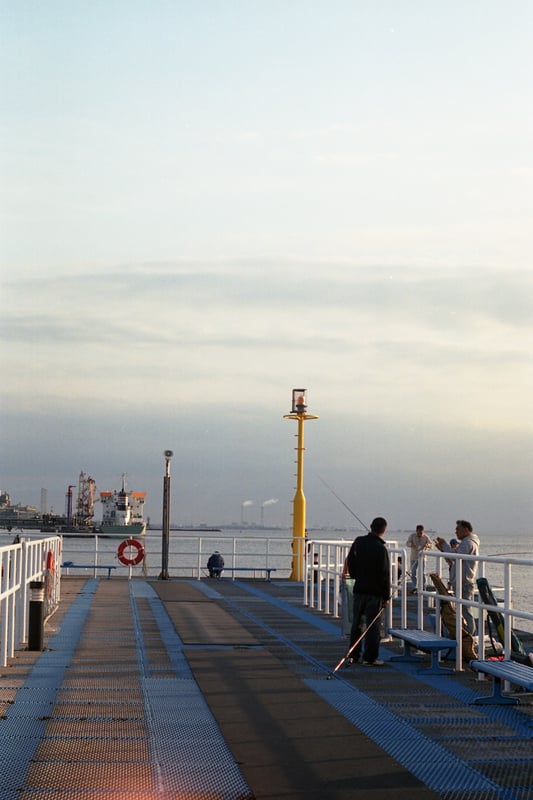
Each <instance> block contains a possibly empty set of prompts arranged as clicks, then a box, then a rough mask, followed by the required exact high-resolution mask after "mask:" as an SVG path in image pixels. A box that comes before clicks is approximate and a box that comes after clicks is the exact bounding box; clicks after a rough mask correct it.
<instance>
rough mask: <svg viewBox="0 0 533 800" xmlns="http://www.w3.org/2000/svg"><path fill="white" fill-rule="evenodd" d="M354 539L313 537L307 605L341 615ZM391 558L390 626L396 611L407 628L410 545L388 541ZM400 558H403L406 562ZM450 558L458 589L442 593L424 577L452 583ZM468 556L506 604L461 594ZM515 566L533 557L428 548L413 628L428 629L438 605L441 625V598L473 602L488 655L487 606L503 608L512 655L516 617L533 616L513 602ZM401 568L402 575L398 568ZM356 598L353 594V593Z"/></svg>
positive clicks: (523, 565) (458, 664)
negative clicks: (428, 614) (449, 579)
mask: <svg viewBox="0 0 533 800" xmlns="http://www.w3.org/2000/svg"><path fill="white" fill-rule="evenodd" d="M351 544H352V542H351V541H350V542H346V541H338V540H335V541H328V540H314V541H310V542H309V543H308V551H307V558H306V568H305V585H304V604H305V605H308V606H310V607H312V608H316V609H317V610H320V611H323V612H324V613H326V614H331V615H332V616H334V617H341V616H342V603H343V595H344V602H345V603H346V602H347V596H346V593H343V591H342V573H343V566H344V562H345V558H346V556H347V554H348V550H349V549H350V547H351ZM387 547H388V550H389V553H390V557H391V558H390V561H391V588H392V602H391V603H390V604H389V606H388V607H387V611H386V622H385V628H389V627H392V618H393V612H394V611H395V610H396V613H399V616H400V627H403V628H405V627H408V617H407V595H408V591H409V585H410V574H409V571H408V569H407V564H408V561H407V550H406V548H404V547H400V546H398V544H397V543H396V542H390V541H389V542H387ZM399 558H401V559H402V561H401V564H400V563H399ZM450 561H455V562H456V586H457V587H458V592H457V594H455V593H451V594H446V595H439V594H438V593H437V592H436V590H435V588H434V587H433V586H428V584H427V583H426V581H425V580H424V577H425V576H427V575H429V573H430V572H436V573H437V574H438V575H439V576H440V577H442V576H443V575H444V577H442V579H443V581H444V583H447V577H448V570H449V563H450ZM465 561H475V562H477V565H478V575H477V577H486V578H489V577H490V582H491V584H492V586H493V587H497V590H498V593H499V594H502V595H503V598H502V601H503V602H502V604H501V605H500V604H499V605H497V606H487V605H486V604H485V603H483V602H482V601H480V600H479V599H478V596H477V587H476V594H475V595H474V600H468V599H465V598H463V596H462V589H461V587H462V573H463V568H464V562H465ZM513 566H517V567H520V569H523V568H526V569H527V568H531V567H533V561H531V560H528V559H520V558H512V557H508V556H482V555H477V556H467V555H462V554H458V553H441V552H440V551H439V550H429V551H424V552H423V553H421V554H420V556H419V563H418V568H417V602H416V619H414V620H412V621H411V623H410V624H411V627H416V628H420V629H422V630H423V629H425V628H427V627H428V620H427V619H426V618H425V616H424V615H425V611H427V607H428V606H429V607H430V608H433V607H434V608H435V626H436V630H440V600H446V601H448V602H450V601H451V602H453V603H454V604H455V607H456V608H462V607H463V606H464V607H468V608H469V609H470V610H471V612H472V613H473V615H474V616H476V617H477V623H476V626H477V637H478V642H479V658H483V657H484V655H485V635H484V633H485V615H486V612H487V611H489V610H490V611H497V612H499V613H500V614H501V615H502V617H503V620H504V645H503V655H504V656H505V658H510V655H511V633H512V629H513V627H514V624H515V620H516V619H520V620H524V621H525V620H527V621H533V613H531V612H529V611H525V610H520V609H518V608H516V607H515V606H514V602H513V589H512V586H513V584H512V568H513ZM400 568H401V575H399V571H400ZM348 600H349V602H351V598H348ZM461 616H462V615H461V614H456V630H455V638H456V640H457V644H458V646H457V651H456V668H457V669H458V670H460V669H462V637H461V629H462V626H461Z"/></svg>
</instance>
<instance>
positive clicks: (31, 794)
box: [0, 580, 252, 800]
mask: <svg viewBox="0 0 533 800" xmlns="http://www.w3.org/2000/svg"><path fill="white" fill-rule="evenodd" d="M130 594H131V597H130ZM154 600H156V602H155V603H154ZM154 612H155V613H154ZM82 632H83V636H80V634H81V633H82ZM161 634H163V637H164V638H162V635H161ZM48 647H49V650H47V651H46V652H44V653H42V655H40V657H39V658H38V660H37V661H36V663H35V665H34V666H33V669H32V670H31V672H30V674H29V675H28V677H27V679H26V680H25V682H24V684H23V685H22V686H20V687H18V688H17V691H16V696H15V698H14V702H13V704H12V705H11V706H10V707H9V708H8V710H7V713H6V715H5V718H4V719H3V720H2V721H0V744H1V746H0V752H1V754H2V755H1V756H0V758H1V761H0V768H1V775H2V783H1V788H0V797H1V798H2V800H15V799H16V800H30V798H31V800H38V799H39V800H40V798H47V800H52V798H53V800H66V799H67V798H69V799H72V800H73V798H88V797H91V798H93V797H98V798H100V797H101V798H113V800H117V798H125V799H126V798H135V800H154V799H155V798H172V797H180V798H191V800H192V799H193V798H199V797H200V798H205V800H210V798H212V799H213V800H219V799H220V800H245V799H246V798H251V797H252V793H251V791H250V789H249V787H248V786H247V785H246V782H245V781H244V779H243V777H242V775H241V773H240V772H239V770H238V767H237V765H236V764H235V761H234V759H233V757H232V755H231V753H230V751H229V749H228V747H227V744H226V742H225V741H224V739H223V738H222V736H221V734H220V731H219V729H218V726H217V725H216V722H215V721H214V719H213V716H212V714H211V713H210V711H209V709H208V707H207V704H206V702H205V700H204V698H203V697H202V695H201V693H200V691H199V689H198V686H197V684H196V682H195V681H194V679H193V677H192V674H191V672H190V669H189V668H188V666H187V663H186V661H185V658H184V656H183V652H182V648H181V643H180V641H179V637H178V636H177V634H176V632H175V630H174V629H173V627H172V625H171V624H170V623H169V620H168V616H167V615H166V613H165V612H164V609H163V607H162V605H161V603H160V601H159V600H158V599H157V598H156V595H155V593H154V591H153V589H151V587H150V586H149V585H148V584H146V583H144V582H141V583H138V584H137V583H136V582H128V581H120V580H115V581H107V580H106V581H102V582H99V581H94V580H89V581H88V582H87V583H86V584H85V587H84V590H83V591H82V593H81V594H80V595H79V597H78V599H77V600H76V601H75V602H74V603H73V605H72V606H71V607H70V609H69V611H68V613H67V614H66V615H65V618H64V620H63V623H62V625H61V632H60V633H59V634H58V635H56V636H55V637H54V638H52V639H51V640H50V641H49V643H48Z"/></svg>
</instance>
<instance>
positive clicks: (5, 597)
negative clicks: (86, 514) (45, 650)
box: [0, 536, 61, 667]
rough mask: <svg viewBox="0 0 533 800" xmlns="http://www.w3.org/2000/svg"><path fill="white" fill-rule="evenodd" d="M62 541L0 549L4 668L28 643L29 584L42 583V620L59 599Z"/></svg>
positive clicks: (0, 657)
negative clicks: (17, 651)
mask: <svg viewBox="0 0 533 800" xmlns="http://www.w3.org/2000/svg"><path fill="white" fill-rule="evenodd" d="M60 553H61V539H60V538H59V536H53V537H48V538H46V539H33V540H25V541H23V542H14V543H13V544H9V545H4V546H3V547H0V566H1V575H0V617H1V626H0V662H1V666H2V667H5V666H7V663H8V659H9V658H13V656H14V654H15V649H16V648H19V647H21V646H22V645H23V644H25V643H27V641H28V622H29V620H28V616H29V614H28V612H29V602H30V583H31V582H32V581H42V582H43V583H44V594H43V597H44V617H45V618H47V617H49V616H50V615H51V614H52V613H53V612H54V611H55V609H56V608H57V605H58V603H59V599H60V586H61V571H60V569H59V564H60Z"/></svg>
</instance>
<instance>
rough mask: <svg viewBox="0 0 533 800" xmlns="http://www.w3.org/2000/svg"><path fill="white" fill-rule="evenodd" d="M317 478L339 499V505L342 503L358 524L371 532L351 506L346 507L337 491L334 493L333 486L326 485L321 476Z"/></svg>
mask: <svg viewBox="0 0 533 800" xmlns="http://www.w3.org/2000/svg"><path fill="white" fill-rule="evenodd" d="M317 478H318V479H319V480H320V481H322V483H323V484H324V486H325V487H326V488H327V489H329V490H330V492H331V494H332V495H333V496H334V497H336V498H337V500H338V501H339V503H341V504H342V505H343V506H344V508H345V509H346V510H347V511H349V512H350V514H351V515H352V517H355V519H356V520H357V522H358V523H359V524H360V525H362V526H363V528H364V529H365V530H366V531H368V532H370V528H369V527H368V525H365V523H364V522H363V521H362V520H361V519H359V517H358V516H357V514H356V513H355V512H354V511H352V509H351V508H350V506H348V505H346V503H345V502H344V500H342V499H341V498H340V497H339V495H338V494H337V493H336V492H335V491H334V490H333V489H332V488H331V486H330V485H329V484H328V483H326V481H325V480H324V478H322V477H321V476H320V475H317Z"/></svg>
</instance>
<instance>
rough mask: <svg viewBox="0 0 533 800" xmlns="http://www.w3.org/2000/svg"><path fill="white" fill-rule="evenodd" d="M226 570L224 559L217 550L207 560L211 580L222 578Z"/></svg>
mask: <svg viewBox="0 0 533 800" xmlns="http://www.w3.org/2000/svg"><path fill="white" fill-rule="evenodd" d="M223 568H224V559H223V558H222V556H221V555H220V553H219V552H218V550H215V552H214V553H212V554H211V555H210V556H209V558H208V559H207V569H208V570H209V577H210V578H220V576H221V575H222V570H223Z"/></svg>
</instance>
